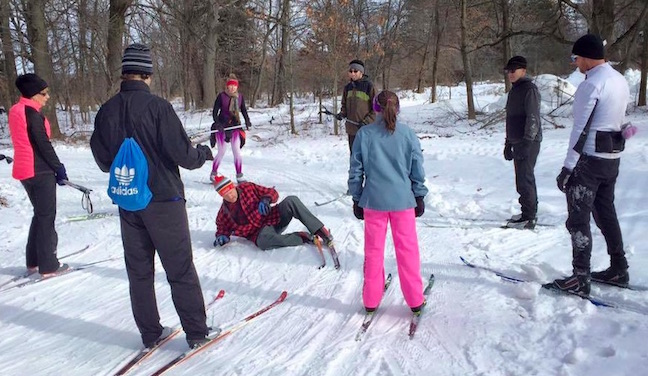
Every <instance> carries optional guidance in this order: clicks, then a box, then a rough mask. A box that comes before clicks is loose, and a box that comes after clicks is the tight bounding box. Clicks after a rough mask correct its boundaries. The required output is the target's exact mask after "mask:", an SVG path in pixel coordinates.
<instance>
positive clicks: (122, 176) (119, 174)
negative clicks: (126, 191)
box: [115, 165, 135, 186]
mask: <svg viewBox="0 0 648 376" xmlns="http://www.w3.org/2000/svg"><path fill="white" fill-rule="evenodd" d="M115 178H116V179H117V181H118V182H119V185H126V186H127V185H130V183H131V182H132V181H133V179H134V178H135V169H134V168H130V169H129V168H128V167H126V165H123V166H122V167H121V168H119V167H115Z"/></svg>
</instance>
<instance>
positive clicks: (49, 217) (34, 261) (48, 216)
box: [21, 174, 59, 274]
mask: <svg viewBox="0 0 648 376" xmlns="http://www.w3.org/2000/svg"><path fill="white" fill-rule="evenodd" d="M21 183H22V185H23V187H25V191H27V197H29V201H31V204H32V206H33V207H34V216H33V217H32V221H31V225H30V226H29V238H28V239H27V251H26V254H27V267H28V268H32V267H36V266H38V272H39V273H41V274H42V273H50V272H53V271H55V270H56V269H58V267H59V260H58V258H57V257H56V246H57V244H58V235H57V234H56V230H55V228H54V221H55V220H56V177H54V174H38V175H36V176H34V177H33V178H30V179H26V180H21Z"/></svg>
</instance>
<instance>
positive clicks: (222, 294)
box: [216, 290, 225, 299]
mask: <svg viewBox="0 0 648 376" xmlns="http://www.w3.org/2000/svg"><path fill="white" fill-rule="evenodd" d="M223 296H225V290H220V291H219V292H218V295H216V299H221V298H222V297H223Z"/></svg>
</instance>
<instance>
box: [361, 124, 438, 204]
mask: <svg viewBox="0 0 648 376" xmlns="http://www.w3.org/2000/svg"><path fill="white" fill-rule="evenodd" d="M424 182H425V171H424V170H423V153H422V152H421V143H420V142H419V140H418V138H417V137H416V134H415V133H414V131H412V130H411V129H410V128H409V127H408V126H407V125H405V124H403V123H401V122H399V121H396V129H395V131H394V133H393V134H392V133H390V132H389V131H388V130H387V128H386V127H385V122H384V120H383V117H382V114H377V116H376V121H375V122H373V123H371V124H369V125H365V126H364V127H362V128H360V130H359V131H358V134H357V135H356V138H355V141H354V142H353V147H352V153H351V167H350V168H349V192H350V193H351V195H352V196H353V200H354V201H358V203H359V205H360V207H362V208H368V209H373V210H379V211H401V210H406V209H410V208H413V207H416V200H415V197H425V195H426V194H427V193H428V189H427V188H426V187H425V184H424Z"/></svg>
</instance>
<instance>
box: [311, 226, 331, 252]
mask: <svg viewBox="0 0 648 376" xmlns="http://www.w3.org/2000/svg"><path fill="white" fill-rule="evenodd" d="M315 235H317V236H319V237H320V238H321V239H322V241H323V242H324V244H326V245H327V246H329V247H332V246H333V235H331V232H330V231H329V230H328V229H327V228H326V226H322V228H321V229H319V230H317V231H315Z"/></svg>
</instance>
